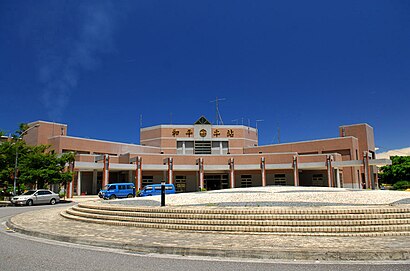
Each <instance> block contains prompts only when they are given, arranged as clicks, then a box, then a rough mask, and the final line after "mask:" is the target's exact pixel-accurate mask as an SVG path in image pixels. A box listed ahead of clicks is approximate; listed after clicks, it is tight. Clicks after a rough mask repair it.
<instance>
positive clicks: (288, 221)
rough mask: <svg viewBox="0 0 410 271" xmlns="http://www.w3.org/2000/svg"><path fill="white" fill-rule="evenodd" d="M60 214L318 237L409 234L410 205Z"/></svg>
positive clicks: (82, 207)
mask: <svg viewBox="0 0 410 271" xmlns="http://www.w3.org/2000/svg"><path fill="white" fill-rule="evenodd" d="M61 215H62V216H63V217H65V218H69V219H74V220H78V221H83V222H89V223H99V224H107V225H117V226H130V227H140V228H156V229H168V230H185V231H213V232H226V233H229V232H234V233H269V234H281V235H321V236H358V235H359V236H392V235H410V208H400V207H388V206H384V207H377V208H375V207H362V208H357V207H344V208H340V207H339V208H336V207H335V208H286V207H283V208H207V207H195V208H193V207H163V208H161V207H131V206H122V205H117V204H100V203H82V204H79V205H78V206H73V207H71V208H69V209H67V210H66V211H64V212H62V213H61Z"/></svg>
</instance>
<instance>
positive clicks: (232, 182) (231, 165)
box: [229, 158, 235, 188]
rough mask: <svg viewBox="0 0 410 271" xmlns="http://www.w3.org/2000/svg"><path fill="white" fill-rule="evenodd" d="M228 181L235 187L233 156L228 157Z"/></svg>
mask: <svg viewBox="0 0 410 271" xmlns="http://www.w3.org/2000/svg"><path fill="white" fill-rule="evenodd" d="M229 181H230V187H231V188H235V164H234V159H233V158H229Z"/></svg>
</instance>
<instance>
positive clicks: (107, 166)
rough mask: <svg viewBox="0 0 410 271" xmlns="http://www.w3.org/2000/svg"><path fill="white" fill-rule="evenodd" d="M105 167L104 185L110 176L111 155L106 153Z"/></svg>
mask: <svg viewBox="0 0 410 271" xmlns="http://www.w3.org/2000/svg"><path fill="white" fill-rule="evenodd" d="M103 161H104V169H103V179H102V187H104V186H106V185H107V184H108V181H109V177H110V171H109V170H110V156H109V155H108V154H105V155H104V160H103Z"/></svg>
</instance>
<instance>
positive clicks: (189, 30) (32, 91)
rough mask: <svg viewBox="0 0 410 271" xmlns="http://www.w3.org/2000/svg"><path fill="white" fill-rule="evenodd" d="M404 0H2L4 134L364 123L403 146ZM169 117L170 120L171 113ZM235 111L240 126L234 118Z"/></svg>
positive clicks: (409, 64) (407, 13)
mask: <svg viewBox="0 0 410 271" xmlns="http://www.w3.org/2000/svg"><path fill="white" fill-rule="evenodd" d="M409 87H410V2H409V1H375V0H372V1H347V0H344V1H154V0H148V1H142V0H141V1H103V0H98V1H62V0H60V1H54V0H50V1H41V0H33V1H14V0H2V1H0V94H1V98H0V108H1V110H0V129H2V130H5V131H14V130H16V128H17V126H18V123H21V122H31V121H35V120H46V121H56V122H62V123H66V124H68V125H69V128H68V129H69V130H68V132H69V134H70V135H73V136H81V137H89V138H97V139H106V140H113V141H120V142H130V143H138V142H139V121H140V115H141V114H142V116H143V126H144V127H145V126H151V125H157V124H169V123H170V122H171V121H172V123H174V124H186V123H188V124H191V123H193V122H194V121H195V120H196V119H197V118H198V117H200V116H201V115H205V116H206V117H207V118H208V119H210V120H211V121H215V105H214V103H211V102H210V101H211V100H214V99H215V98H216V97H220V98H225V100H224V101H221V102H220V112H221V116H222V119H223V121H224V123H225V124H234V123H237V122H239V123H242V119H243V122H244V124H248V119H249V121H250V124H251V125H252V126H255V120H264V121H263V122H259V123H258V127H259V131H260V133H259V134H260V144H270V143H273V142H277V136H276V131H277V127H280V131H281V141H282V142H292V141H299V140H310V139H320V138H326V137H337V136H338V126H339V125H344V124H353V123H363V122H366V123H369V124H370V125H372V126H373V127H374V128H375V136H376V145H377V146H380V147H384V148H388V149H393V148H401V147H407V146H409V145H410V142H409V138H410V125H409V124H410V121H409V117H410V114H409V101H410V91H409ZM171 116H172V117H171ZM235 120H238V121H235Z"/></svg>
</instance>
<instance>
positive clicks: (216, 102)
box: [210, 96, 226, 125]
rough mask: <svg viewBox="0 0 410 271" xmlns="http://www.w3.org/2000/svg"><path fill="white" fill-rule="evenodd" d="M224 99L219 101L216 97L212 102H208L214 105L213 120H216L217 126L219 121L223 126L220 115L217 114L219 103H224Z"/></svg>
mask: <svg viewBox="0 0 410 271" xmlns="http://www.w3.org/2000/svg"><path fill="white" fill-rule="evenodd" d="M225 100H226V99H225V98H220V99H218V96H217V97H216V99H215V100H213V101H210V103H215V120H216V122H215V123H216V125H218V124H219V123H218V122H219V121H221V124H222V125H223V124H224V122H223V120H222V117H221V113H220V112H219V103H218V102H219V101H225Z"/></svg>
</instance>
